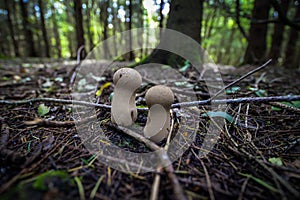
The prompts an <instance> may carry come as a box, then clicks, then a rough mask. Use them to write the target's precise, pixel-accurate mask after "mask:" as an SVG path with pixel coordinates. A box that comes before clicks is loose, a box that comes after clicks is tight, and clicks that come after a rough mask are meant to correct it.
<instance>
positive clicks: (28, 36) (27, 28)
mask: <svg viewBox="0 0 300 200" xmlns="http://www.w3.org/2000/svg"><path fill="white" fill-rule="evenodd" d="M19 3H20V8H21V15H22V23H23V29H24V34H25V40H26V43H27V48H26V50H27V52H28V56H30V57H36V56H37V54H36V51H35V48H34V40H33V33H32V31H31V28H30V23H29V18H28V11H27V3H25V2H24V1H23V0H19Z"/></svg>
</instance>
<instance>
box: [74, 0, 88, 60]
mask: <svg viewBox="0 0 300 200" xmlns="http://www.w3.org/2000/svg"><path fill="white" fill-rule="evenodd" d="M74 14H75V29H76V41H77V51H78V50H79V48H80V47H81V46H83V47H84V45H85V40H84V31H83V17H82V1H81V0H74ZM85 56H86V51H85V48H83V50H82V51H81V54H80V59H83V58H84V57H85Z"/></svg>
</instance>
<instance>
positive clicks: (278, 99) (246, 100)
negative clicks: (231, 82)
mask: <svg viewBox="0 0 300 200" xmlns="http://www.w3.org/2000/svg"><path fill="white" fill-rule="evenodd" d="M299 100H300V95H294V96H290V95H288V96H273V97H243V98H236V99H218V100H212V101H210V100H209V99H208V100H202V101H190V102H181V103H175V104H172V106H171V108H184V107H193V106H205V105H211V104H214V105H219V104H237V103H270V102H284V101H287V102H290V101H299ZM34 102H52V103H61V104H74V105H82V106H88V107H97V108H104V109H111V106H110V105H106V104H97V103H92V102H86V101H76V100H65V99H55V98H33V99H26V100H20V101H11V100H0V105H1V104H2V105H3V104H7V105H21V104H30V103H34ZM138 110H140V111H146V110H148V108H138Z"/></svg>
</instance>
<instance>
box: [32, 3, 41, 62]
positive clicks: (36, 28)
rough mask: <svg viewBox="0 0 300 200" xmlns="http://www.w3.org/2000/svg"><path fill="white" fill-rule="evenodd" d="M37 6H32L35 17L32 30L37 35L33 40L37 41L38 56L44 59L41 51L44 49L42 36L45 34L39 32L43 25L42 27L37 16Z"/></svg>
mask: <svg viewBox="0 0 300 200" xmlns="http://www.w3.org/2000/svg"><path fill="white" fill-rule="evenodd" d="M35 6H36V5H32V10H33V17H34V21H33V22H32V25H33V26H32V28H33V30H34V33H35V34H34V36H33V39H34V41H36V42H35V48H36V49H38V51H37V52H36V53H37V56H38V57H42V56H43V51H41V49H42V43H41V42H42V39H41V34H43V33H41V32H40V31H39V29H40V28H41V25H40V20H39V18H38V16H37V11H36V9H35Z"/></svg>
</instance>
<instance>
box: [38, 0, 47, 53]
mask: <svg viewBox="0 0 300 200" xmlns="http://www.w3.org/2000/svg"><path fill="white" fill-rule="evenodd" d="M38 4H39V7H40V15H41V26H42V33H43V40H44V45H45V53H46V57H48V58H50V46H49V42H48V34H47V30H46V25H45V16H44V6H43V3H42V0H38Z"/></svg>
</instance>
